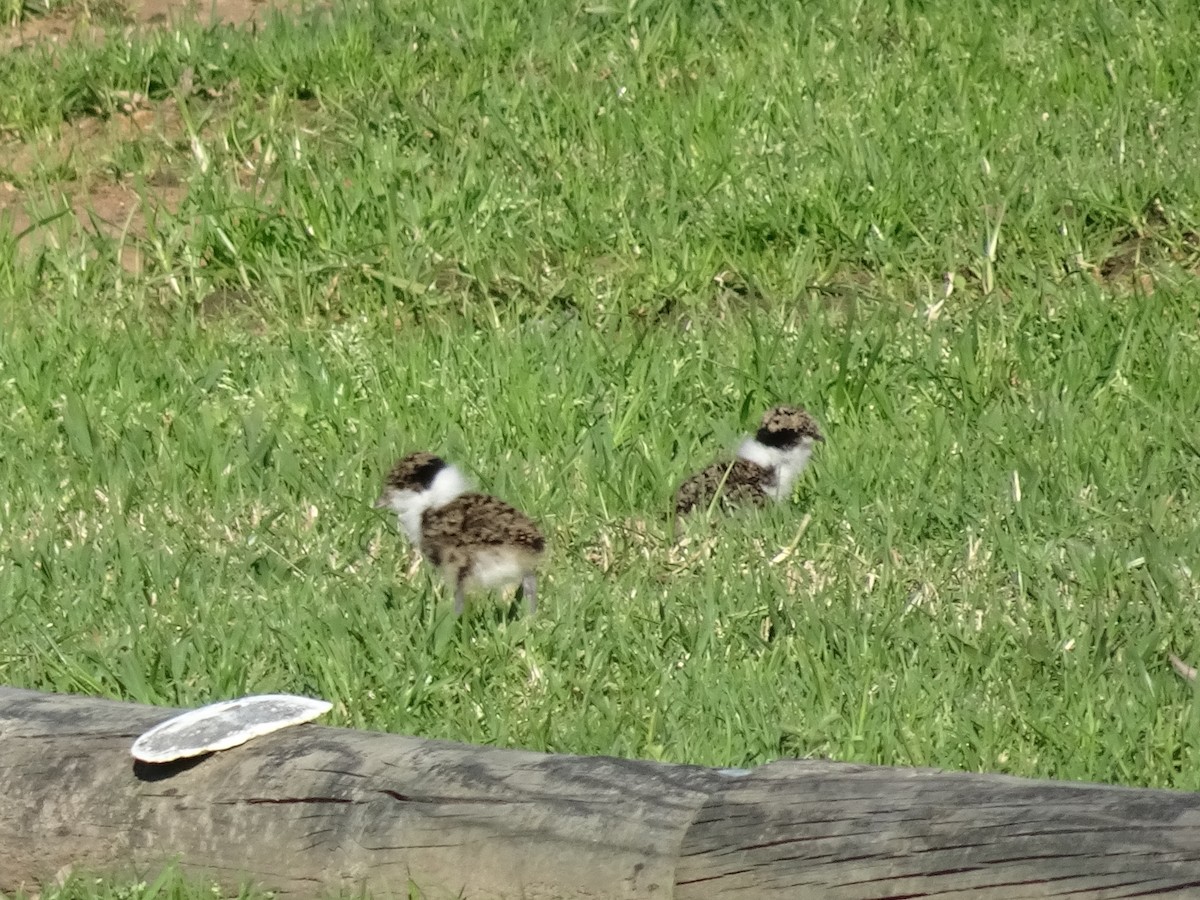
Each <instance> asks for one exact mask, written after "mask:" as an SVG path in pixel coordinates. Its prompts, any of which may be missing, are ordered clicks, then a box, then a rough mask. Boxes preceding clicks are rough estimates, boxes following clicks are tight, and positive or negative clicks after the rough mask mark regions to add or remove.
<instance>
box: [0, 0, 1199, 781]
mask: <svg viewBox="0 0 1200 900" xmlns="http://www.w3.org/2000/svg"><path fill="white" fill-rule="evenodd" d="M1192 13H1193V10H1192V9H1191V7H1190V6H1189V5H1187V4H1185V3H1183V2H1172V0H1163V2H1161V3H1159V4H1154V5H1145V6H1142V7H1139V8H1138V9H1137V10H1135V11H1126V10H1123V9H1121V8H1120V7H1118V6H1116V5H1113V4H1108V3H1094V2H1083V0H1076V2H1071V3H1067V4H1060V5H1058V6H1056V7H1054V8H1047V9H1044V10H1040V11H1036V12H1035V11H1031V10H1029V9H1027V8H1025V7H1023V6H1021V5H1020V4H1003V3H1001V4H989V5H986V6H984V5H979V6H971V5H968V6H961V7H946V8H945V9H944V10H940V11H933V10H929V11H922V10H921V9H920V7H919V6H915V5H906V4H901V5H898V6H895V5H894V6H893V7H892V9H891V11H890V12H889V13H888V14H887V15H884V14H883V13H880V12H872V11H869V10H866V9H863V8H860V7H858V6H857V5H853V4H846V3H843V2H837V0H827V2H823V3H810V4H804V5H795V4H793V5H791V6H789V5H786V4H783V5H781V4H774V5H770V4H763V5H762V6H761V7H757V6H754V5H746V4H741V5H739V6H738V8H737V9H731V8H729V7H728V6H726V5H724V4H719V3H711V4H709V3H686V4H685V3H667V4H661V5H660V6H659V7H657V8H656V11H655V12H654V13H653V14H651V13H649V12H642V11H640V9H639V8H638V7H628V8H626V7H625V6H624V5H622V6H620V7H603V6H593V7H587V8H584V7H578V6H574V5H571V4H551V5H546V4H532V3H517V4H516V5H515V6H510V7H505V8H504V10H503V12H501V7H498V6H495V5H494V4H490V3H475V2H471V0H459V2H454V3H444V2H439V3H427V4H424V3H422V4H416V5H405V6H398V5H397V6H392V5H388V4H385V3H347V4H338V5H335V6H334V7H332V8H331V9H325V10H318V11H313V12H310V13H307V14H303V15H299V16H292V17H289V18H283V17H280V18H277V19H274V20H272V21H271V22H270V23H269V24H268V25H267V26H266V27H265V28H264V29H262V30H261V31H258V32H252V31H250V30H233V29H228V28H224V27H221V26H206V27H201V26H199V25H186V24H185V25H182V26H179V27H177V28H173V29H169V30H161V31H150V32H135V33H133V34H132V35H131V36H129V37H128V38H127V39H122V40H116V39H111V40H109V41H107V42H105V43H102V44H97V43H89V42H87V41H84V40H78V41H75V42H72V43H70V44H67V45H66V46H63V47H60V48H58V49H56V50H55V57H54V64H53V65H51V64H50V57H49V52H48V51H43V50H41V49H39V48H37V47H26V48H24V49H22V50H19V51H14V52H13V53H10V54H8V55H7V56H3V57H0V128H2V129H4V130H6V131H7V133H8V134H9V135H10V138H9V140H10V142H17V143H19V144H20V145H21V146H22V147H26V148H29V147H35V148H37V147H45V148H49V147H51V146H52V145H53V143H54V142H55V141H56V140H59V139H60V137H61V135H62V134H63V133H64V131H65V130H66V129H69V128H70V127H71V126H72V123H76V122H78V121H79V120H80V117H85V116H86V117H100V118H113V117H119V116H120V115H122V106H121V104H122V103H125V102H127V100H128V97H129V96H130V95H131V93H136V94H138V95H140V96H141V97H144V98H146V99H145V102H146V103H149V104H158V105H161V106H163V107H171V108H173V109H176V110H178V122H179V130H178V132H177V133H175V134H173V135H170V136H167V137H162V136H156V135H153V134H146V135H141V136H134V137H130V138H129V139H127V140H123V141H121V142H119V143H118V144H116V145H114V146H111V147H108V148H106V150H105V151H104V153H97V154H86V153H79V154H74V155H70V156H68V157H67V158H55V159H53V160H50V159H49V157H46V156H43V158H42V159H43V161H41V162H38V163H35V164H32V165H27V166H24V167H22V168H20V169H18V168H16V167H12V166H10V167H9V168H8V169H7V170H6V169H5V164H4V163H3V162H2V161H0V179H7V180H9V181H10V182H11V183H12V184H13V185H14V186H15V187H16V188H18V189H19V190H21V191H22V192H24V196H26V197H27V198H28V199H29V203H30V204H31V205H32V206H33V207H34V208H35V210H36V212H37V213H38V215H39V216H40V217H41V218H43V219H45V220H47V221H48V222H49V220H51V219H53V222H50V224H47V225H46V226H45V228H44V229H42V231H53V232H54V233H55V234H56V239H55V240H54V241H52V242H48V243H46V244H45V245H38V246H37V247H36V248H33V249H31V248H30V247H29V246H27V245H22V246H21V247H18V243H17V241H16V240H15V238H14V237H12V236H10V235H9V234H8V233H7V231H5V230H0V331H2V332H3V334H4V339H3V342H2V343H0V393H2V395H3V398H4V399H3V401H2V402H0V410H3V412H4V415H3V419H2V420H0V446H3V447H4V448H5V461H6V465H5V466H4V467H3V469H2V470H0V496H2V497H3V498H4V499H3V503H2V504H0V550H2V552H0V682H4V683H9V684H15V685H21V686H26V687H33V688H38V689H43V690H56V691H76V692H82V693H86V694H94V695H100V696H110V697H119V698H123V699H129V700H136V701H141V702H147V703H157V704H168V705H197V704H201V703H205V702H209V701H212V700H216V699H221V698H225V697H230V696H234V695H238V694H244V693H250V692H261V691H277V690H279V691H297V692H302V693H311V694H315V695H318V696H322V697H325V698H327V699H330V700H331V701H333V702H334V704H335V707H334V711H333V713H331V714H330V716H329V717H328V720H329V721H331V722H332V723H335V724H340V725H352V726H356V727H362V728H372V729H383V730H394V731H402V732H405V733H411V734H419V735H424V736H428V737H441V738H451V739H455V740H464V741H472V742H478V743H485V744H492V745H501V746H521V747H529V748H534V749H543V750H548V751H553V752H560V753H584V754H587V753H609V754H617V755H621V756H630V757H643V758H646V757H648V758H655V759H663V760H670V761H677V762H683V761H687V762H695V763H704V764H710V765H754V764H757V763H761V762H764V761H766V760H769V759H773V758H776V757H780V756H801V757H804V756H822V757H825V756H827V757H831V758H834V759H839V760H846V761H863V762H873V763H882V764H889V765H930V766H939V767H945V768H950V769H966V770H986V771H1002V772H1008V773H1013V774H1019V775H1027V776H1046V777H1053V778H1061V779H1086V780H1096V781H1106V782H1118V783H1123V784H1132V785H1153V786H1167V787H1175V788H1181V789H1189V790H1195V789H1197V788H1200V775H1198V774H1197V773H1198V772H1200V767H1198V766H1197V764H1196V763H1197V746H1198V739H1200V718H1198V715H1197V713H1198V711H1200V710H1198V706H1197V700H1196V694H1195V692H1194V691H1193V690H1192V689H1191V688H1190V687H1188V686H1187V685H1185V684H1183V683H1182V682H1180V681H1179V680H1178V679H1177V678H1176V676H1175V675H1174V674H1173V673H1172V672H1171V671H1170V669H1169V667H1168V666H1167V665H1166V660H1165V657H1166V653H1167V652H1168V651H1174V652H1178V653H1179V654H1180V655H1182V656H1183V657H1184V658H1186V659H1190V660H1191V661H1192V662H1195V661H1196V660H1197V658H1200V630H1198V628H1197V623H1196V616H1195V609H1196V601H1197V598H1198V595H1200V590H1198V584H1197V574H1196V572H1195V571H1194V570H1195V569H1196V568H1197V559H1198V552H1200V537H1198V535H1200V527H1198V526H1200V522H1198V514H1197V511H1196V507H1195V503H1194V502H1193V501H1194V495H1195V491H1196V488H1197V475H1196V472H1197V466H1196V456H1197V453H1198V443H1197V441H1198V435H1197V431H1196V426H1195V424H1194V423H1195V398H1196V397H1197V396H1198V395H1200V374H1198V373H1200V341H1198V339H1197V334H1196V322H1197V314H1198V312H1200V289H1198V288H1197V281H1196V277H1195V264H1196V259H1195V231H1194V229H1195V227H1196V226H1195V222H1196V210H1197V207H1196V202H1197V197H1200V185H1198V183H1197V178H1198V177H1200V175H1198V173H1200V166H1197V165H1196V151H1195V146H1194V140H1193V136H1194V134H1195V129H1196V126H1197V124H1198V123H1197V121H1196V111H1195V109H1194V103H1191V102H1190V98H1194V97H1195V96H1196V90H1197V88H1198V87H1200V84H1198V82H1200V62H1198V61H1197V58H1196V55H1195V53H1194V47H1195V46H1196V42H1197V38H1198V37H1200V35H1197V33H1196V32H1197V26H1196V23H1195V18H1194V15H1193V14H1192ZM185 76H186V77H185ZM181 84H187V86H188V88H189V89H188V90H184V89H183V88H182V87H181V86H180V85H181ZM34 85H37V89H36V90H34V89H33V86H34ZM0 156H2V155H0ZM164 167H166V168H169V171H170V172H171V174H172V175H173V176H174V177H176V178H178V179H179V180H180V181H181V182H182V183H183V184H184V185H185V186H186V188H187V195H186V198H185V199H184V200H183V201H182V205H181V207H180V208H179V209H178V211H177V212H175V213H172V212H170V211H168V210H160V211H159V214H158V215H157V216H154V217H150V218H148V220H147V221H146V223H145V226H144V228H142V229H141V230H140V231H138V232H137V233H135V231H134V230H126V231H124V232H122V233H119V234H116V235H115V236H114V235H113V234H112V233H103V232H102V233H101V234H100V235H98V234H97V233H96V232H94V231H93V230H91V229H90V228H82V227H80V228H75V227H74V226H73V224H72V223H73V221H74V220H73V218H71V217H61V218H57V219H55V218H54V217H55V215H56V214H57V213H58V212H59V211H60V210H61V209H62V208H63V202H62V197H63V193H64V191H65V190H67V189H69V187H70V185H72V184H80V183H90V182H94V181H96V180H97V179H99V180H102V181H104V180H106V181H108V182H110V183H120V184H124V185H127V186H132V189H133V190H135V191H136V192H138V193H140V194H141V195H142V196H144V197H145V198H146V199H147V200H148V201H150V202H152V201H153V199H154V184H155V183H156V182H157V180H158V179H160V177H161V175H162V173H163V171H164ZM1156 203H1157V206H1156ZM1160 209H1161V211H1160ZM0 216H2V214H0ZM129 248H136V249H137V250H139V251H140V252H141V253H142V254H143V258H144V261H145V266H144V268H143V269H142V270H141V271H140V272H137V273H131V272H130V271H128V270H126V269H124V268H122V267H121V265H120V263H119V260H120V258H121V251H123V250H127V249H129ZM1134 256H1136V259H1133V260H1132V261H1131V258H1132V257H1134ZM946 284H948V285H949V287H950V288H951V289H952V290H951V292H950V293H949V295H948V296H947V294H946V289H945V287H944V285H946ZM776 401H792V402H802V403H805V404H806V405H808V406H809V407H810V408H811V409H813V410H814V412H815V413H816V414H817V416H818V418H819V419H820V421H821V422H822V425H823V427H824V428H825V431H826V433H827V434H828V435H829V443H828V444H827V445H826V446H824V447H822V448H821V449H820V450H819V451H818V456H817V458H816V460H815V462H814V464H813V466H812V467H811V469H810V470H809V472H808V473H806V475H805V477H804V479H803V483H802V485H801V486H800V488H798V491H797V496H796V498H795V502H793V503H791V504H788V505H786V506H783V507H780V508H777V509H771V510H768V511H766V512H764V513H763V514H761V515H757V516H749V517H744V518H739V519H734V520H730V521H728V522H725V523H723V524H722V525H721V527H720V528H719V529H716V530H713V531H711V532H707V531H704V530H700V531H697V532H695V533H693V534H692V535H691V536H690V538H689V541H688V542H687V543H685V544H684V545H683V546H681V547H673V546H672V545H671V541H670V527H669V522H668V521H667V512H668V510H669V508H670V494H671V491H672V489H673V488H674V486H675V485H676V484H677V483H678V482H679V480H680V479H681V478H682V477H683V476H684V475H686V474H687V473H688V472H689V471H690V470H692V469H694V467H696V466H697V465H698V464H701V463H703V462H706V461H708V459H709V458H711V456H713V455H714V454H716V453H717V452H720V451H722V450H723V449H726V448H728V447H729V445H730V444H731V443H732V442H733V441H734V440H735V439H736V437H737V435H738V434H739V433H740V432H741V431H743V430H745V429H746V428H748V427H749V426H750V425H751V424H752V423H753V421H754V419H755V418H756V417H757V416H758V415H759V413H760V412H761V410H762V409H763V408H764V407H765V406H767V405H769V404H770V403H772V402H776ZM417 447H428V448H434V449H437V450H438V451H440V452H443V453H444V454H445V455H447V456H448V457H449V458H451V459H453V460H455V461H457V462H459V463H461V464H462V465H463V466H464V467H465V468H467V469H468V470H469V471H471V472H472V473H473V474H474V476H475V477H476V479H477V481H478V482H479V483H480V484H481V485H482V486H483V487H485V488H486V489H488V490H489V491H492V492H495V493H497V494H499V495H501V496H503V497H505V498H507V499H509V500H511V501H513V502H515V503H517V504H518V505H519V506H521V507H522V508H524V509H526V510H528V511H529V512H530V513H532V514H533V515H534V516H535V517H536V518H537V519H538V520H539V521H540V522H542V523H543V525H544V526H545V530H546V531H547V533H548V535H549V538H550V547H551V553H550V561H549V563H548V565H547V567H546V570H545V572H544V574H543V588H542V592H541V593H542V599H543V605H542V608H541V610H540V611H539V614H538V616H537V617H536V618H533V619H528V618H525V617H522V616H519V615H509V614H507V613H506V612H505V610H504V608H503V607H502V606H501V605H499V604H497V603H496V602H495V601H494V600H491V601H489V600H487V599H484V598H480V600H479V601H478V602H477V603H476V604H475V605H474V608H473V610H472V612H470V613H469V615H468V616H466V617H464V618H463V619H462V620H460V621H456V620H455V619H454V618H453V617H452V616H451V614H450V603H449V598H448V597H447V596H446V595H445V593H444V592H443V591H442V588H441V586H440V584H439V583H438V582H437V581H436V580H435V579H434V578H433V577H432V576H431V575H430V574H429V573H428V572H427V571H426V570H425V569H423V568H420V567H412V566H411V563H412V562H413V556H412V554H411V553H410V551H409V550H408V549H407V548H406V547H405V545H404V543H403V540H402V538H401V537H400V536H399V534H398V533H397V531H396V528H395V525H394V523H393V522H391V521H389V520H388V519H387V518H386V517H385V516H383V515H381V514H379V513H377V512H376V511H374V510H372V509H371V508H370V502H371V501H372V500H373V499H374V497H375V495H376V492H377V490H378V487H379V482H380V478H381V475H382V473H383V472H384V471H385V469H386V467H387V465H388V464H389V463H390V462H391V460H392V458H393V457H394V456H396V455H397V454H399V453H401V452H403V451H405V450H408V449H413V448H417Z"/></svg>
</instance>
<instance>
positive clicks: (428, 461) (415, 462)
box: [383, 450, 446, 491]
mask: <svg viewBox="0 0 1200 900" xmlns="http://www.w3.org/2000/svg"><path fill="white" fill-rule="evenodd" d="M444 468H446V462H445V460H443V459H442V458H441V457H440V456H436V455H434V454H433V453H429V452H428V451H426V450H418V451H417V452H416V453H410V454H408V456H405V457H402V458H401V459H398V460H397V461H396V464H395V465H394V466H392V467H391V469H389V470H388V473H387V477H386V478H385V479H384V480H383V485H384V489H385V490H386V489H387V488H394V489H396V490H399V491H405V490H407V491H423V490H425V489H426V488H427V487H429V485H430V484H431V483H432V482H433V479H434V478H435V477H436V476H437V473H438V472H440V471H441V470H442V469H444Z"/></svg>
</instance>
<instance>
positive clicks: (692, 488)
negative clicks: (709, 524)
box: [675, 459, 775, 515]
mask: <svg viewBox="0 0 1200 900" xmlns="http://www.w3.org/2000/svg"><path fill="white" fill-rule="evenodd" d="M774 483H775V475H774V473H773V472H772V471H771V470H770V469H765V468H763V467H762V466H760V465H758V464H757V463H752V462H750V461H749V460H745V459H734V460H722V461H720V462H715V463H713V464H712V465H710V466H708V467H706V468H704V469H702V470H701V471H699V472H697V473H696V474H695V475H692V476H691V477H690V478H688V479H687V480H686V481H684V482H683V484H681V485H680V486H679V490H678V491H677V492H676V494H675V513H676V515H686V514H687V513H690V512H691V511H692V510H694V509H696V507H700V508H701V509H707V508H708V506H709V505H710V504H712V503H713V500H714V499H716V502H717V506H718V507H720V508H721V509H724V510H728V509H731V508H733V507H737V506H764V505H765V504H766V503H767V501H768V500H770V497H771V495H770V494H768V493H767V490H768V488H769V487H770V486H771V485H773V484H774Z"/></svg>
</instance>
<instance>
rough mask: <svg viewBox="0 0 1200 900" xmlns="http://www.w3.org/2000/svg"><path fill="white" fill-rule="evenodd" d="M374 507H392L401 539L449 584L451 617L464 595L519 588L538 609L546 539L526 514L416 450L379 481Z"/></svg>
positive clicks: (459, 612) (460, 607)
mask: <svg viewBox="0 0 1200 900" xmlns="http://www.w3.org/2000/svg"><path fill="white" fill-rule="evenodd" d="M375 506H376V507H377V508H387V509H391V510H392V511H393V512H395V513H396V515H397V517H398V518H399V520H400V527H401V528H402V529H403V531H404V533H405V534H406V535H408V539H409V540H410V541H412V543H413V544H414V545H415V546H416V547H417V548H418V549H419V550H420V551H421V554H422V555H423V556H425V558H426V559H428V560H429V561H430V562H431V563H433V565H435V566H436V567H438V568H439V569H440V570H441V572H442V576H443V577H444V578H445V579H446V581H447V583H449V584H451V585H453V586H454V614H455V615H456V616H460V615H462V612H463V608H464V607H465V605H466V591H467V589H468V588H471V587H475V586H478V587H482V588H493V587H501V586H503V585H507V584H516V583H518V582H519V583H520V585H521V593H522V595H523V596H524V597H525V599H526V600H527V601H528V603H529V612H530V613H531V614H532V613H534V612H535V611H536V610H537V574H536V571H535V570H536V568H537V565H538V564H539V563H540V562H541V560H542V557H543V556H544V553H545V547H546V541H545V538H543V537H542V533H541V532H540V531H539V530H538V527H537V525H536V524H534V522H533V520H532V519H530V518H529V517H528V516H527V515H525V514H524V513H523V512H521V511H520V510H518V509H515V508H513V507H512V506H510V505H509V504H507V503H505V502H504V501H503V500H499V499H497V498H496V497H492V496H489V495H487V494H481V493H477V492H473V491H469V490H468V485H467V481H466V479H465V478H464V477H463V474H462V472H460V471H459V470H458V468H457V467H455V466H452V465H448V464H447V463H446V462H445V461H444V460H443V459H441V458H440V457H438V456H435V455H434V454H432V453H427V452H424V451H418V452H416V453H410V454H408V455H407V456H405V457H404V458H402V459H400V460H399V461H398V462H397V463H396V464H395V465H394V466H392V468H391V471H389V472H388V475H387V478H386V479H385V481H384V486H383V492H382V493H381V494H380V495H379V499H378V500H377V501H375Z"/></svg>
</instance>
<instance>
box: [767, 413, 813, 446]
mask: <svg viewBox="0 0 1200 900" xmlns="http://www.w3.org/2000/svg"><path fill="white" fill-rule="evenodd" d="M804 437H810V438H812V439H813V440H815V441H824V440H825V437H824V436H823V435H822V434H821V429H820V428H819V427H818V425H817V422H816V419H814V418H813V417H812V416H811V415H809V412H808V410H806V409H805V408H804V407H803V406H773V407H771V408H770V409H768V410H767V411H766V412H765V413H764V414H763V417H762V422H760V423H759V426H758V431H757V432H755V434H754V439H755V440H756V441H758V442H759V443H760V444H763V445H764V446H767V447H791V446H794V445H795V444H796V443H797V442H798V441H799V440H800V439H801V438H804Z"/></svg>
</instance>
